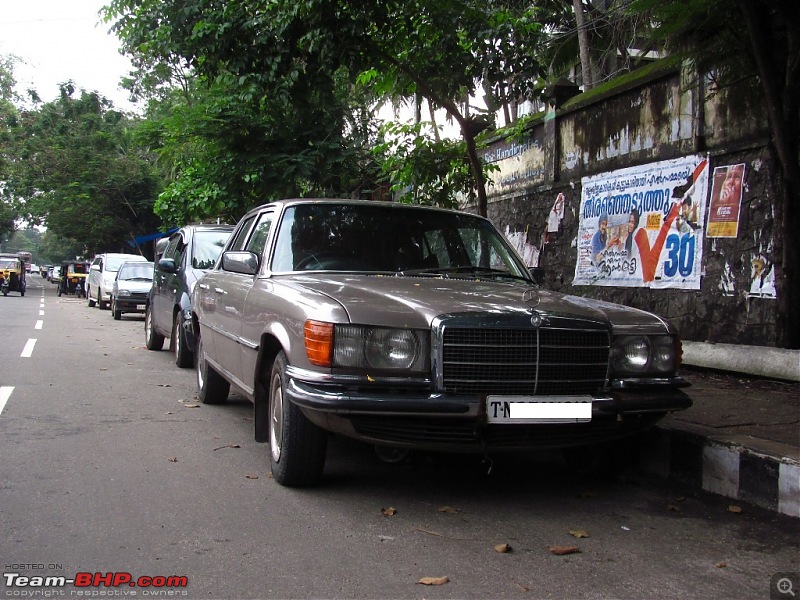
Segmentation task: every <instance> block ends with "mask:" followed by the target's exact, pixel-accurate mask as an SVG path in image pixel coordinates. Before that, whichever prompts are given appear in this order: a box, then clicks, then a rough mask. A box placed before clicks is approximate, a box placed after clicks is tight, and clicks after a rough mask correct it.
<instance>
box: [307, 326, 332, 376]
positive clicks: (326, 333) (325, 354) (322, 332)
mask: <svg viewBox="0 0 800 600" xmlns="http://www.w3.org/2000/svg"><path fill="white" fill-rule="evenodd" d="M304 333H305V342H306V354H307V355H308V360H309V361H310V362H311V364H312V365H316V366H318V367H330V366H331V360H332V357H333V324H331V323H323V322H321V321H311V320H308V321H306V324H305V327H304Z"/></svg>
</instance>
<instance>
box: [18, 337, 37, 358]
mask: <svg viewBox="0 0 800 600" xmlns="http://www.w3.org/2000/svg"><path fill="white" fill-rule="evenodd" d="M35 345H36V340H34V339H30V340H28V343H27V344H25V347H24V348H23V349H22V354H20V355H19V356H20V358H30V357H31V356H33V347H34V346H35Z"/></svg>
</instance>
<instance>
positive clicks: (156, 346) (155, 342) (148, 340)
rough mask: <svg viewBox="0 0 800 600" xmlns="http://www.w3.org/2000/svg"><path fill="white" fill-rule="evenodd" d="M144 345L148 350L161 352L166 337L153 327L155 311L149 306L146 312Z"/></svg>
mask: <svg viewBox="0 0 800 600" xmlns="http://www.w3.org/2000/svg"><path fill="white" fill-rule="evenodd" d="M144 343H145V346H147V349H148V350H161V349H162V348H163V347H164V336H163V335H161V334H160V333H158V332H157V331H156V330H155V327H153V311H152V310H151V308H150V305H149V304H148V305H147V309H146V310H145V312H144Z"/></svg>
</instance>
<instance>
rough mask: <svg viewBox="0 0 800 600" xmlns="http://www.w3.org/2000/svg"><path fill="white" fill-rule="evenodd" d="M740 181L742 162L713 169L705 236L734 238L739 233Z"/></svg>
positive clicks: (742, 179)
mask: <svg viewBox="0 0 800 600" xmlns="http://www.w3.org/2000/svg"><path fill="white" fill-rule="evenodd" d="M742 181H744V163H741V164H738V165H729V166H727V167H716V168H715V169H714V183H713V184H712V186H711V200H710V202H709V204H710V208H709V210H708V226H707V228H706V237H710V238H735V237H736V236H737V235H738V234H739V210H740V207H741V205H742Z"/></svg>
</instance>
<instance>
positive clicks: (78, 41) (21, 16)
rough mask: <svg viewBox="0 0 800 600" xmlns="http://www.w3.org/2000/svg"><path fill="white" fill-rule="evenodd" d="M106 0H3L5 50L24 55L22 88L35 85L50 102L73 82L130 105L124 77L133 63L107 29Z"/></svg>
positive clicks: (0, 27) (1, 45) (19, 69)
mask: <svg viewBox="0 0 800 600" xmlns="http://www.w3.org/2000/svg"><path fill="white" fill-rule="evenodd" d="M105 4H106V2H105V0H0V54H3V55H9V54H13V55H16V56H17V57H19V59H20V62H19V63H18V64H17V65H16V67H15V70H14V75H15V78H16V80H17V91H18V92H24V91H25V90H26V89H27V88H29V87H33V88H34V89H36V91H37V92H38V93H39V96H40V97H41V98H42V99H43V100H45V101H49V100H52V99H53V98H55V97H56V96H57V94H58V84H59V83H62V82H64V81H67V80H70V79H71V80H72V81H74V82H75V85H76V87H77V88H78V89H81V88H83V89H85V90H87V91H97V92H99V93H100V94H102V95H103V96H106V97H107V98H109V99H110V100H111V101H112V102H113V103H114V106H115V107H117V108H121V109H131V108H133V105H131V104H130V103H129V102H128V101H127V94H126V93H125V91H124V90H120V89H119V81H120V78H122V77H124V76H126V75H127V74H128V71H129V70H130V62H129V61H128V59H127V58H126V57H124V56H122V55H120V53H119V50H118V49H119V46H120V44H119V40H117V39H116V37H114V36H113V35H111V34H109V33H108V25H107V24H105V23H102V22H101V20H100V16H99V14H98V13H99V11H100V9H101V8H102V7H103V6H104V5H105Z"/></svg>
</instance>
